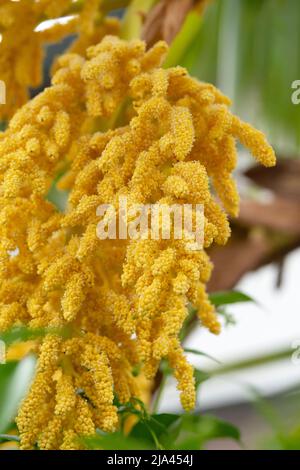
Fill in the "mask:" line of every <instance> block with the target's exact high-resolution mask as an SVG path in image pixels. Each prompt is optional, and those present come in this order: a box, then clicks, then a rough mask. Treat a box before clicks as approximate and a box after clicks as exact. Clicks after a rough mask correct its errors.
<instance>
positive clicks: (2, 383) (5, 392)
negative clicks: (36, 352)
mask: <svg viewBox="0 0 300 470" xmlns="http://www.w3.org/2000/svg"><path fill="white" fill-rule="evenodd" d="M34 368H35V358H34V357H33V356H27V357H26V358H25V359H23V360H22V361H20V362H16V361H12V362H8V363H7V364H2V365H0V432H1V433H4V432H6V431H7V430H8V428H9V426H10V425H11V423H12V422H13V420H14V418H15V416H16V414H17V410H18V407H19V404H20V402H21V400H22V399H23V398H24V396H25V395H26V392H27V390H28V386H29V383H30V381H31V380H32V378H33V374H34Z"/></svg>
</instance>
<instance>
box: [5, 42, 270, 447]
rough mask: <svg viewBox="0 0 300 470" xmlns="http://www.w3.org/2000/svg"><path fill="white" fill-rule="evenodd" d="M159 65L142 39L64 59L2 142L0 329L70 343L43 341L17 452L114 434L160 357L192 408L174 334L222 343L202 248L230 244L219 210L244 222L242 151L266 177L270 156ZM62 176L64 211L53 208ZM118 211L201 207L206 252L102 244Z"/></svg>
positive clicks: (140, 241) (177, 242) (147, 241)
mask: <svg viewBox="0 0 300 470" xmlns="http://www.w3.org/2000/svg"><path fill="white" fill-rule="evenodd" d="M166 52H167V46H166V44H165V43H163V42H159V43H157V44H156V45H154V46H153V48H152V49H150V50H147V51H146V48H145V44H144V43H143V42H142V41H139V40H132V41H122V40H120V39H118V38H117V37H114V36H106V37H105V38H104V39H103V40H102V41H101V42H100V43H99V44H98V45H96V46H93V47H90V48H89V49H88V51H87V54H86V57H82V56H80V55H78V54H75V53H73V54H67V55H65V56H63V57H62V58H60V59H59V60H58V64H57V70H56V73H55V75H54V77H53V80H52V86H51V87H50V88H48V89H46V90H45V91H44V92H42V93H41V94H40V95H38V96H37V97H36V98H34V99H33V100H32V101H30V102H29V103H28V104H26V105H25V106H24V107H23V108H22V109H20V110H19V111H18V112H17V113H16V114H15V116H14V117H13V118H12V119H11V121H10V125H9V127H8V129H7V130H6V131H5V132H4V133H2V134H0V201H1V210H0V221H1V223H0V238H1V245H0V276H1V283H0V298H1V305H0V329H1V330H5V329H7V328H9V327H10V326H12V325H15V324H18V323H20V322H21V323H22V324H26V325H28V326H30V327H33V328H43V327H53V328H57V327H58V328H61V327H67V328H68V332H69V334H68V336H67V337H60V336H59V335H56V334H54V333H49V334H48V335H47V336H46V338H45V339H44V340H43V341H42V342H41V345H40V348H39V359H38V365H37V373H36V377H35V380H34V382H33V384H32V387H31V390H30V391H29V394H28V396H27V397H26V398H25V400H24V402H23V404H22V406H21V409H20V412H19V416H18V418H17V424H18V428H19V431H20V436H21V446H22V448H23V449H30V448H33V447H34V446H35V445H36V444H37V445H38V446H39V447H40V448H42V449H58V448H59V449H73V448H78V447H79V448H80V443H78V442H77V441H76V437H77V436H81V435H89V434H93V433H94V432H95V429H96V428H100V429H102V430H104V431H114V430H115V429H116V428H117V426H118V415H117V408H116V407H115V405H114V396H115V395H116V396H117V397H118V400H119V402H121V403H125V402H127V401H128V400H130V398H132V397H139V396H141V394H142V391H143V390H142V388H141V387H139V384H140V379H139V376H138V377H136V370H140V371H141V377H142V381H144V374H145V375H146V377H147V378H148V379H149V380H150V379H152V378H153V377H154V375H155V373H156V372H157V369H158V367H159V364H160V361H161V359H162V358H167V360H168V361H169V364H170V366H171V367H172V369H173V370H174V375H175V377H176V379H177V381H178V388H179V390H180V394H181V402H182V405H183V407H184V408H185V409H186V410H191V409H192V408H193V407H194V404H195V386H194V374H193V368H192V366H191V365H190V364H189V363H188V362H187V360H186V358H185V355H184V351H183V349H182V347H181V345H180V341H179V333H180V330H181V328H182V325H183V322H184V320H185V318H186V317H187V313H188V308H187V307H188V304H189V303H191V304H192V305H193V306H194V307H195V308H196V309H197V311H198V315H199V319H200V321H201V323H202V325H204V326H205V327H207V328H208V329H209V330H210V331H211V332H213V333H219V331H220V323H219V321H218V318H217V314H216V312H215V310H214V308H213V306H212V305H211V304H210V302H209V299H208V296H207V294H206V290H205V285H206V283H207V281H208V279H209V277H210V274H211V269H212V266H211V262H210V260H209V257H208V255H207V254H206V252H205V248H208V247H209V246H210V245H211V244H212V243H213V242H216V243H219V244H225V243H226V241H227V239H228V237H229V236H230V228H229V223H228V219H227V215H226V212H227V213H229V214H232V215H236V214H237V212H238V193H237V190H236V186H235V182H234V180H233V178H232V171H233V170H234V168H235V166H236V159H237V158H236V147H235V141H236V139H239V140H240V141H241V142H242V143H243V144H244V145H246V146H247V147H248V148H249V149H250V150H251V152H252V153H253V155H254V157H255V158H257V160H258V161H260V162H261V163H262V164H264V165H266V166H271V165H274V164H275V155H274V152H273V150H272V148H271V147H270V146H269V145H268V143H267V142H266V139H265V137H264V135H263V134H262V133H260V132H259V131H257V130H255V129H254V128H252V127H251V126H249V125H248V124H245V123H243V122H241V121H240V120H239V119H238V118H237V117H235V116H233V115H232V114H231V113H230V111H229V110H228V106H229V104H230V102H229V100H228V99H227V98H226V97H224V96H223V95H222V94H221V93H220V92H219V91H218V90H217V89H216V88H214V87H213V86H212V85H209V84H205V83H201V82H199V81H197V80H195V79H193V78H191V77H190V76H189V75H188V74H187V72H186V71H185V70H184V69H182V68H180V67H175V68H171V69H163V68H161V64H162V63H163V60H164V58H165V55H166ZM61 172H64V176H63V178H62V179H61V180H60V183H59V184H60V187H61V188H62V189H64V190H68V191H69V197H68V204H67V207H66V210H65V212H59V211H58V210H57V209H56V208H55V206H54V205H53V204H52V203H50V202H49V201H47V199H46V196H47V194H48V191H49V188H50V186H51V183H52V181H53V179H54V178H55V176H56V175H57V174H59V173H61ZM211 187H212V188H214V191H213V190H212V189H211ZM120 197H126V198H127V200H128V204H129V206H130V205H133V204H136V203H138V204H153V203H161V204H166V205H168V206H171V205H173V204H202V205H203V207H204V217H205V225H204V228H205V230H204V248H203V249H201V250H194V251H192V250H190V249H189V240H187V239H185V238H183V239H175V238H174V237H173V238H172V237H171V239H169V240H167V239H164V238H163V237H162V236H160V237H159V239H158V240H153V239H151V238H150V237H148V238H146V237H140V238H137V239H126V240H120V239H116V240H101V239H99V238H98V236H97V231H96V229H97V223H98V222H99V217H97V214H96V209H97V207H98V206H99V205H100V204H112V205H114V206H115V207H116V208H118V204H119V202H118V201H119V198H120ZM160 223H162V221H161V220H160ZM136 366H138V368H137V367H136ZM134 370H135V373H134V372H133V371H134ZM143 386H144V385H143Z"/></svg>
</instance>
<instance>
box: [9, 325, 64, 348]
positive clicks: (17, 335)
mask: <svg viewBox="0 0 300 470" xmlns="http://www.w3.org/2000/svg"><path fill="white" fill-rule="evenodd" d="M47 334H56V335H59V336H62V337H66V336H68V334H69V330H68V328H28V327H26V326H17V327H13V328H11V329H10V330H7V331H5V332H3V333H1V334H0V340H1V341H3V342H4V343H5V344H6V346H9V345H11V344H13V343H17V342H26V341H31V340H34V339H38V338H42V337H44V336H46V335H47Z"/></svg>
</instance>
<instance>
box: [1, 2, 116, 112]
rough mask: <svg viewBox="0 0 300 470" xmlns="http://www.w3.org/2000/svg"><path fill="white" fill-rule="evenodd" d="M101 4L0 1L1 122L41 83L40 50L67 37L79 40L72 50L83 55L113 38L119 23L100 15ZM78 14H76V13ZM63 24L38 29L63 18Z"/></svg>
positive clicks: (41, 62)
mask: <svg viewBox="0 0 300 470" xmlns="http://www.w3.org/2000/svg"><path fill="white" fill-rule="evenodd" d="M101 3H102V0H88V1H85V2H83V3H82V2H81V1H80V0H77V1H73V0H60V1H57V0H18V1H13V0H0V80H3V81H4V83H6V85H7V99H6V106H1V108H0V119H8V118H10V117H11V116H12V115H13V114H14V112H16V111H17V109H18V108H19V107H20V106H22V105H23V104H24V103H26V102H27V101H28V97H29V95H28V88H29V87H32V88H35V87H38V86H39V85H41V83H42V81H43V55H44V51H43V46H44V44H47V43H52V42H56V41H58V40H60V39H62V38H64V37H65V36H67V35H69V34H76V35H77V36H78V38H77V40H76V41H75V43H74V44H73V45H72V46H71V48H72V49H74V50H76V51H77V52H80V53H82V54H83V53H84V52H85V49H86V48H87V47H88V46H90V45H91V44H95V43H97V42H99V41H100V40H101V39H102V37H103V36H104V35H105V34H115V33H116V32H117V30H118V21H117V20H114V19H112V18H104V17H103V16H102V15H101V10H100V9H99V8H100V6H101ZM79 7H80V10H79V12H77V9H79ZM66 15H68V17H67V18H66V21H64V22H60V23H57V22H56V23H53V24H47V27H45V28H43V29H41V28H40V25H41V24H42V23H43V22H45V21H46V20H49V19H57V18H60V17H62V16H66Z"/></svg>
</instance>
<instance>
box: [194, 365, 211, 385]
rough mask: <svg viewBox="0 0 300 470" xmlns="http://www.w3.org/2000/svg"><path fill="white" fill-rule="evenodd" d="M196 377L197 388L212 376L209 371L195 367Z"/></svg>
mask: <svg viewBox="0 0 300 470" xmlns="http://www.w3.org/2000/svg"><path fill="white" fill-rule="evenodd" d="M194 377H195V386H196V389H197V388H199V387H200V385H201V384H202V383H203V382H205V381H206V380H208V379H209V378H210V374H208V373H207V372H203V371H202V370H199V369H194Z"/></svg>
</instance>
